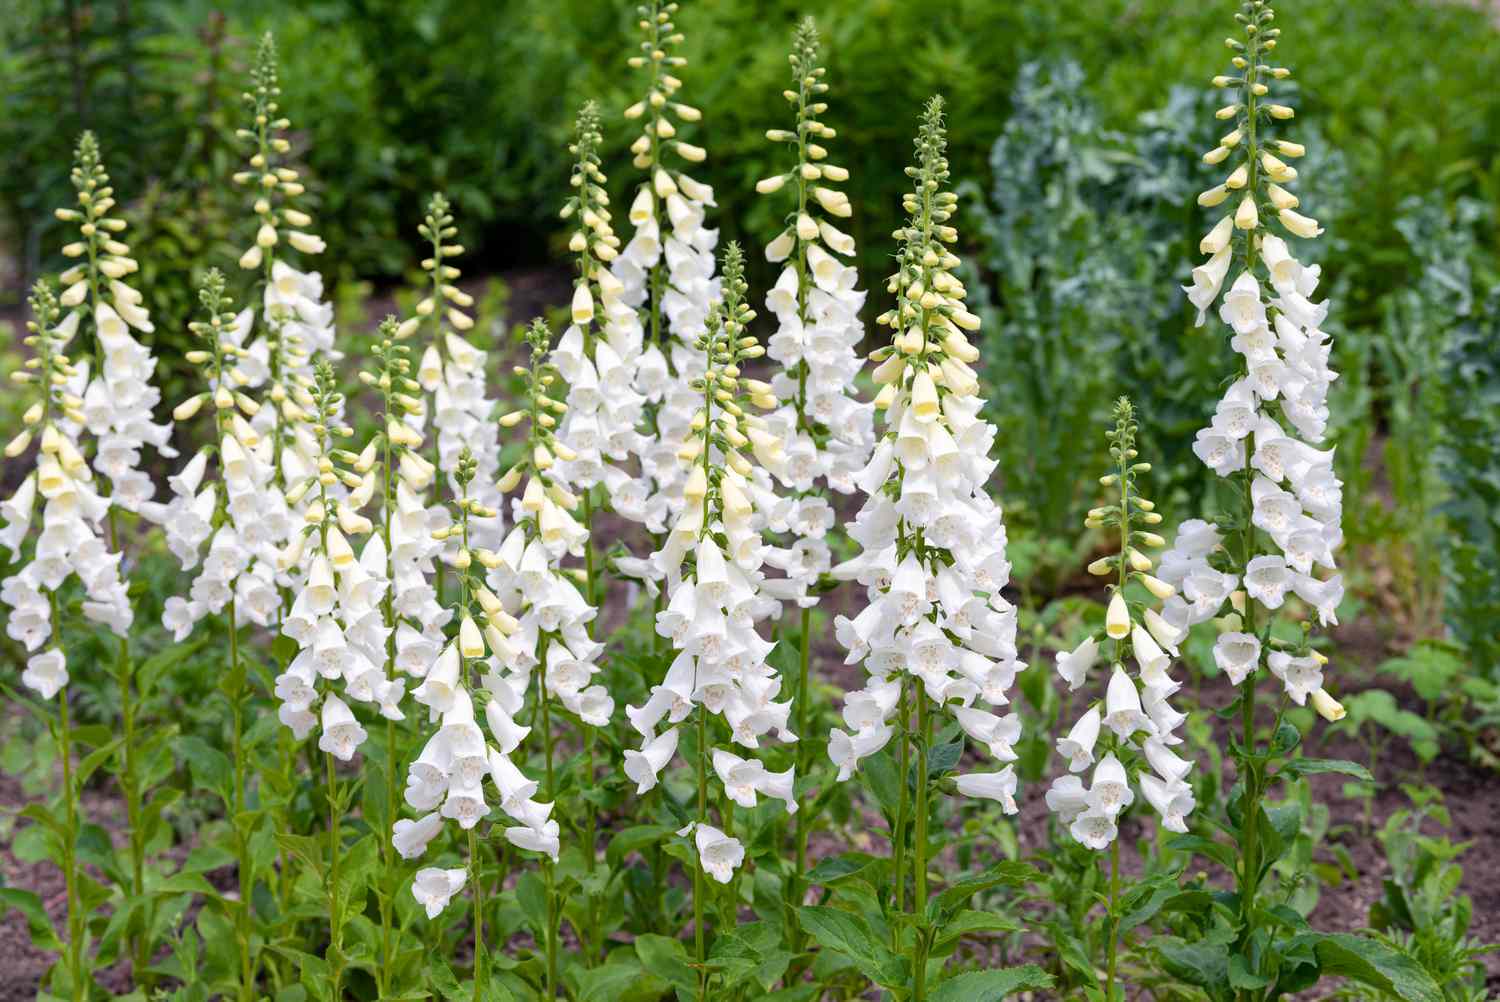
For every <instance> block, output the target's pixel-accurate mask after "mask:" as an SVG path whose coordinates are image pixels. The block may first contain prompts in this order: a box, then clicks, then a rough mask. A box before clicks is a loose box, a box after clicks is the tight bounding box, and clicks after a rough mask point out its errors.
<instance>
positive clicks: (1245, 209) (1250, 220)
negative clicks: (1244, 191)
mask: <svg viewBox="0 0 1500 1002" xmlns="http://www.w3.org/2000/svg"><path fill="white" fill-rule="evenodd" d="M1234 225H1235V226H1236V227H1238V228H1239V229H1242V230H1253V229H1255V228H1256V227H1257V226H1259V225H1260V213H1259V212H1257V211H1256V208H1255V196H1254V195H1246V196H1245V197H1244V198H1242V199H1240V207H1239V208H1238V209H1236V210H1235V212H1234Z"/></svg>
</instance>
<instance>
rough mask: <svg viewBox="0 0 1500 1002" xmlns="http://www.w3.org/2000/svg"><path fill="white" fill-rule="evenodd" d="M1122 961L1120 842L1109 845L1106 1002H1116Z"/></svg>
mask: <svg viewBox="0 0 1500 1002" xmlns="http://www.w3.org/2000/svg"><path fill="white" fill-rule="evenodd" d="M1119 961H1120V840H1119V839H1118V838H1116V839H1115V840H1114V841H1112V842H1111V843H1110V844H1109V959H1108V960H1107V962H1106V973H1105V981H1104V1002H1115V974H1116V972H1117V970H1118V969H1119Z"/></svg>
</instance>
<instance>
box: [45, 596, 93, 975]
mask: <svg viewBox="0 0 1500 1002" xmlns="http://www.w3.org/2000/svg"><path fill="white" fill-rule="evenodd" d="M47 597H48V599H49V601H50V602H51V603H52V623H53V629H54V630H56V631H57V635H58V636H59V637H61V636H62V609H61V603H59V602H58V600H57V592H55V591H53V592H49V593H48V595H47ZM57 719H58V739H57V744H58V749H57V750H58V753H59V754H60V755H61V756H62V773H63V817H64V823H65V825H66V827H67V833H66V835H65V836H64V838H63V882H64V884H65V885H66V886H67V895H68V905H67V908H68V915H67V924H68V948H67V954H68V981H69V984H70V987H71V989H72V993H73V994H72V997H73V1002H83V998H84V986H85V981H84V979H85V977H86V975H85V974H84V970H83V936H84V929H83V909H82V908H81V907H80V905H79V903H78V867H77V866H76V865H74V858H75V854H76V852H77V846H78V791H77V789H76V788H75V786H74V783H73V730H72V724H71V721H70V719H69V716H68V687H67V686H66V685H65V686H63V687H62V689H60V690H59V691H58V694H57Z"/></svg>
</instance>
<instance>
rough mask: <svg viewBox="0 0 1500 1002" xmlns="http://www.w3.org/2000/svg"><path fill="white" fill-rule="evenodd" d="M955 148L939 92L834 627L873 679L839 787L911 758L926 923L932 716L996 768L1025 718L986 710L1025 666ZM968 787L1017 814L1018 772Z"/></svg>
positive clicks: (912, 173) (965, 790)
mask: <svg viewBox="0 0 1500 1002" xmlns="http://www.w3.org/2000/svg"><path fill="white" fill-rule="evenodd" d="M946 146H947V136H946V132H945V129H944V124H943V101H942V98H941V97H933V98H932V99H931V100H930V101H929V102H928V103H927V106H926V108H925V109H924V111H923V113H922V119H921V127H920V130H919V132H918V135H917V139H916V164H915V165H914V166H912V167H908V168H907V169H906V171H907V175H908V176H909V177H911V178H912V180H913V185H914V188H913V191H912V193H911V194H909V195H907V196H906V197H905V199H904V202H903V208H904V209H905V211H906V212H907V214H908V217H909V218H908V220H907V223H906V224H905V225H904V226H903V227H902V228H901V229H899V230H898V231H897V238H898V240H899V241H900V249H899V251H898V254H897V264H898V268H897V271H896V273H895V274H894V275H892V276H891V279H890V282H889V285H888V288H889V290H890V291H891V292H892V293H893V294H894V295H895V296H896V307H895V309H892V310H889V311H887V312H886V313H884V314H882V315H881V316H880V317H879V318H878V322H879V323H881V324H883V325H885V326H888V327H890V328H892V330H893V331H894V342H893V344H891V345H889V346H886V347H882V348H879V349H877V350H876V351H875V352H873V353H872V354H871V361H873V362H876V363H878V366H877V368H876V369H875V371H874V377H875V381H876V383H877V384H878V385H879V386H880V387H881V389H880V392H879V395H878V396H877V398H876V401H875V405H876V407H877V409H879V410H882V411H884V412H885V421H886V431H885V433H884V434H883V435H882V436H881V438H880V440H879V442H878V443H877V444H876V446H875V451H874V455H873V456H872V458H871V459H870V462H869V463H868V464H867V465H866V466H865V468H864V469H863V470H861V471H860V473H859V474H858V476H857V478H856V483H857V484H858V486H859V488H860V490H861V491H862V492H863V493H864V494H865V502H864V505H863V507H862V508H861V509H860V512H859V514H858V516H856V518H855V521H854V524H853V525H852V526H851V527H850V528H849V535H850V537H851V538H852V539H854V541H855V542H857V543H858V544H859V545H860V547H861V550H862V552H861V553H860V554H859V555H858V556H856V557H854V558H853V559H851V560H848V561H845V562H844V563H841V564H839V565H838V566H836V567H835V568H834V570H833V573H834V576H835V577H837V578H840V579H842V580H855V581H858V582H859V583H860V584H862V585H864V586H865V589H866V601H867V604H866V606H865V607H864V608H863V609H862V610H861V611H860V612H859V613H858V615H856V616H854V617H853V618H850V617H847V616H840V617H838V619H837V620H836V622H835V627H836V635H837V638H838V640H839V642H840V643H841V644H842V645H843V646H844V648H845V649H846V650H847V651H848V655H847V657H846V659H845V660H846V663H849V664H855V663H861V662H862V663H863V664H864V666H865V670H866V671H867V672H868V673H869V676H870V677H869V682H868V684H867V685H866V686H865V687H864V688H863V689H860V690H859V691H857V692H852V693H850V694H849V695H848V696H847V697H846V698H845V701H844V710H843V714H844V720H845V723H846V724H847V726H848V727H849V730H848V731H844V730H839V729H835V730H833V732H832V733H831V734H830V736H829V744H828V748H829V755H830V757H831V758H832V759H833V762H834V764H835V765H836V766H837V767H838V769H839V777H838V778H839V779H840V781H843V780H847V779H848V778H849V777H850V776H852V775H853V774H854V772H855V770H856V769H858V768H859V765H860V762H861V761H862V760H863V759H865V758H867V757H868V756H870V755H873V754H875V753H876V752H878V751H880V750H881V749H882V748H884V747H885V746H886V745H887V744H888V743H889V742H890V741H891V739H892V738H895V740H896V743H897V750H896V754H897V756H898V759H899V763H900V764H899V767H898V769H899V771H898V772H897V775H898V776H903V777H904V776H906V775H908V773H909V770H910V762H911V757H912V754H913V752H915V757H916V763H917V765H916V775H917V782H916V805H915V811H914V812H913V811H911V810H910V805H909V804H908V802H907V786H908V784H907V783H906V782H902V783H901V796H900V804H899V806H898V810H897V816H896V818H895V819H894V824H893V830H892V838H893V844H894V849H893V851H894V857H895V858H894V872H895V880H894V884H895V905H896V910H897V911H898V912H900V911H902V910H903V900H904V894H905V881H906V865H907V864H906V861H905V853H906V846H907V842H908V840H910V841H911V842H912V845H913V847H914V849H915V855H916V858H915V860H914V861H912V863H911V870H912V877H913V878H914V885H915V892H916V896H915V900H914V903H913V907H914V913H915V914H916V915H919V916H920V915H924V914H925V912H926V908H927V849H928V838H927V826H928V819H929V813H930V808H929V797H930V794H931V787H932V785H933V784H932V778H931V775H930V773H929V770H928V761H929V752H930V751H931V749H932V743H933V735H934V717H935V716H936V715H937V713H947V714H951V716H952V718H953V720H954V721H955V722H956V723H957V724H958V726H959V727H960V728H961V729H962V730H963V732H964V733H966V734H967V735H968V736H969V737H970V738H972V739H973V740H974V741H976V742H978V743H979V744H980V745H981V746H983V747H984V748H986V749H987V750H988V751H989V753H990V755H991V756H992V757H993V758H995V759H996V760H997V761H999V762H1002V763H1010V762H1013V761H1014V760H1015V758H1016V753H1015V751H1014V750H1013V746H1014V744H1015V742H1016V741H1017V740H1018V739H1019V738H1020V734H1021V721H1020V718H1019V717H1018V716H1017V715H1016V714H1014V713H1010V714H1006V715H1004V716H1001V715H997V714H995V713H992V712H990V711H989V710H986V709H983V708H981V707H980V706H978V705H976V703H981V702H982V703H986V704H989V705H990V706H995V707H1003V706H1005V705H1006V704H1007V703H1008V702H1009V696H1008V695H1007V691H1008V690H1009V689H1010V686H1011V683H1012V682H1013V681H1014V679H1015V675H1016V673H1017V672H1018V671H1019V670H1020V669H1021V668H1022V667H1024V666H1023V665H1022V663H1021V662H1020V661H1019V660H1018V659H1017V656H1016V644H1015V631H1016V610H1015V608H1014V607H1013V606H1012V605H1011V604H1010V603H1009V602H1008V601H1006V599H1005V598H1004V597H1003V596H1002V595H1001V594H1000V591H1001V589H1002V588H1003V587H1004V586H1005V584H1006V582H1007V580H1008V579H1009V576H1010V564H1009V562H1008V561H1007V560H1006V556H1005V543H1006V539H1005V527H1004V524H1003V522H1002V520H1001V511H1000V507H999V506H998V505H997V504H995V503H994V501H992V500H991V499H990V497H989V495H988V493H987V492H986V488H985V485H986V484H987V483H988V481H989V478H990V475H991V473H992V472H993V471H994V463H993V461H991V460H990V459H989V458H988V455H989V450H990V446H991V444H992V442H993V440H994V435H995V430H994V428H993V427H992V426H991V425H990V424H989V423H988V422H986V421H985V420H984V419H983V418H982V417H980V408H981V407H982V406H983V401H982V400H981V399H980V397H979V396H978V391H979V381H978V379H977V378H976V377H975V375H974V371H973V369H971V368H970V363H972V362H974V361H975V360H977V359H978V357H979V353H978V351H977V350H976V349H975V348H974V347H973V346H972V345H971V344H969V341H968V339H967V337H966V336H965V333H964V332H965V331H975V330H978V329H979V323H980V321H979V318H978V317H976V316H975V315H974V314H972V313H970V312H969V310H968V309H967V308H966V307H965V305H964V297H965V290H964V287H963V284H962V282H960V281H959V280H958V279H957V278H955V277H954V275H953V272H954V270H955V269H957V268H958V266H959V260H958V258H957V257H956V256H954V254H953V252H952V251H951V250H949V245H950V244H953V243H955V242H956V241H957V240H958V232H957V230H956V229H955V228H954V227H953V226H952V225H950V223H949V220H950V219H951V218H952V216H953V212H954V209H955V206H956V203H957V197H956V196H955V195H954V194H953V193H952V192H950V191H945V190H944V186H945V184H946V182H947V180H948V177H949V170H948V161H947V158H946V156H945V150H946ZM913 711H915V714H916V721H915V724H913V721H912V719H911V718H912V714H913ZM893 723H894V726H893ZM957 789H958V792H959V793H960V794H962V795H964V796H971V797H988V798H991V799H994V800H998V801H999V802H1000V803H1001V804H1002V805H1003V806H1004V809H1005V810H1006V811H1007V812H1008V813H1014V812H1015V811H1016V809H1017V808H1016V803H1015V791H1016V774H1015V770H1014V768H1013V767H1012V766H1011V765H1009V764H1006V765H1005V766H1004V767H1003V768H1001V769H1000V770H998V771H995V772H987V773H972V774H968V775H963V776H959V777H958V778H957ZM908 826H912V827H914V829H915V830H914V832H913V831H909V830H908ZM933 935H934V930H933V929H932V928H931V927H929V926H927V925H926V924H925V923H924V924H922V925H921V926H920V927H917V928H916V940H915V944H914V949H915V960H914V961H913V971H914V976H915V985H914V989H913V990H914V992H915V994H914V995H913V998H917V999H920V998H922V997H923V993H924V992H925V987H926V966H927V965H926V957H927V955H928V952H929V951H930V949H931V947H932V945H933Z"/></svg>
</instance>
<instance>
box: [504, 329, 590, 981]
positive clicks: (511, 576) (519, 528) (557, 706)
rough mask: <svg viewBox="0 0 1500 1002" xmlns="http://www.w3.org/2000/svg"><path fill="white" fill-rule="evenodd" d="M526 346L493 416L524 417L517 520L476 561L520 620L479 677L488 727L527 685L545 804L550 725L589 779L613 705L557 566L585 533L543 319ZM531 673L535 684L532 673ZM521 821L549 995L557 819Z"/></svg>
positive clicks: (514, 705)
mask: <svg viewBox="0 0 1500 1002" xmlns="http://www.w3.org/2000/svg"><path fill="white" fill-rule="evenodd" d="M526 340H527V343H528V344H529V345H530V347H531V365H530V366H529V367H522V366H517V375H521V376H523V377H524V378H525V379H526V395H525V404H526V406H525V408H524V409H523V410H516V411H512V412H510V413H508V414H506V415H504V416H503V417H501V419H500V425H501V426H502V427H506V428H514V427H516V426H517V425H519V424H521V423H522V422H525V423H526V424H527V436H526V448H525V450H524V451H523V452H522V458H521V460H520V461H519V462H518V463H516V465H514V466H512V467H511V468H510V470H509V471H507V473H506V475H505V477H504V478H503V480H502V481H501V484H502V486H503V487H504V488H506V489H507V490H515V489H516V488H518V487H521V484H522V483H523V481H524V483H525V486H524V487H523V488H521V493H520V495H519V496H518V497H516V498H514V499H513V500H512V502H511V503H512V507H513V509H514V512H513V514H514V520H515V526H514V528H512V529H511V531H510V533H509V534H508V535H507V537H506V539H505V543H504V545H502V546H501V547H500V549H499V551H498V552H496V553H493V554H485V555H483V557H482V559H483V560H484V563H485V566H486V567H487V568H488V569H489V574H488V576H487V580H488V583H489V585H490V587H491V588H492V589H493V592H492V593H491V595H492V597H494V598H498V599H499V601H500V602H501V603H502V605H503V606H504V608H505V609H506V610H507V611H508V612H509V613H510V614H511V615H513V616H514V617H515V620H516V622H517V624H518V628H517V629H516V631H515V633H514V635H513V637H512V640H513V646H512V647H511V648H509V649H508V650H506V651H503V652H502V651H496V652H495V653H496V659H495V660H496V661H497V662H499V664H498V665H497V668H498V669H499V672H500V673H498V674H496V675H493V676H490V677H487V678H486V685H487V688H489V690H490V691H491V693H492V694H494V695H495V697H496V698H495V699H494V700H492V701H491V703H490V704H489V706H488V707H487V713H488V714H490V719H491V725H492V730H495V731H497V732H499V731H506V732H509V733H521V732H523V731H524V730H525V729H523V728H520V727H519V726H518V725H517V724H516V723H515V719H514V718H515V716H516V715H518V714H519V713H520V712H521V709H522V706H523V703H524V699H525V696H526V694H527V691H528V690H531V691H532V692H533V696H534V704H533V705H534V712H533V714H532V717H531V719H532V720H534V721H536V723H537V726H539V727H540V729H541V732H542V733H541V740H542V749H543V769H544V780H543V785H542V792H543V794H544V796H545V797H546V799H547V801H548V802H549V803H551V802H555V800H556V797H557V790H558V779H557V769H558V763H557V761H556V752H557V741H558V737H559V731H558V729H557V724H558V723H559V722H560V721H561V720H562V719H563V718H568V717H571V718H572V719H575V720H576V721H577V722H578V725H579V727H580V729H581V730H582V731H583V732H584V733H583V734H582V738H583V744H584V746H585V747H586V748H587V749H588V757H589V759H590V765H589V766H588V769H589V773H590V781H591V782H592V772H593V765H592V757H593V747H594V733H593V731H594V728H598V727H605V726H607V725H608V724H609V721H610V718H611V717H612V716H613V715H614V709H615V703H614V699H613V698H612V697H611V696H610V694H609V691H608V690H607V689H605V688H604V686H602V685H599V684H597V683H595V682H593V677H594V676H595V675H597V674H598V673H599V668H598V666H597V665H595V664H594V660H595V658H597V657H598V656H599V654H600V653H601V652H602V651H603V649H604V645H603V644H601V643H598V642H597V641H595V640H594V639H593V638H592V637H591V636H590V635H589V623H591V622H592V621H593V619H594V617H595V615H596V612H597V611H596V610H595V608H594V606H593V605H591V604H590V603H589V601H588V597H587V595H586V594H581V593H580V592H579V590H578V586H577V585H576V584H575V583H574V582H573V581H572V580H570V579H569V576H568V574H567V572H566V571H565V570H564V569H563V567H562V566H561V563H562V560H563V559H564V558H565V557H568V556H573V557H578V556H582V555H583V552H584V548H585V546H587V544H588V539H587V534H588V530H587V528H586V527H585V526H583V525H581V524H580V523H579V522H578V520H577V519H575V518H574V516H573V514H572V513H573V511H574V510H576V509H577V508H578V507H579V498H578V496H577V495H575V494H574V493H573V492H572V491H570V490H569V489H568V487H567V486H566V484H564V483H563V482H562V481H561V480H559V479H557V478H556V477H554V475H553V472H552V471H553V470H554V469H555V468H556V466H557V465H558V463H559V461H561V462H575V461H576V460H577V456H578V454H577V453H576V452H575V451H573V449H572V448H571V447H570V446H569V445H567V444H565V442H564V441H563V439H562V436H561V435H559V434H556V433H554V431H553V429H554V428H555V427H556V426H557V423H558V418H557V415H562V416H563V422H564V424H566V422H567V414H568V405H567V404H566V403H564V402H563V401H561V400H558V399H556V398H555V397H553V396H552V395H551V394H552V393H555V392H556V388H557V387H558V386H559V385H560V384H559V378H558V377H559V374H558V372H557V370H556V369H555V368H554V367H553V366H552V365H551V364H550V363H549V362H548V361H547V356H548V354H549V352H550V351H551V348H552V332H551V331H550V330H549V329H548V328H547V325H546V323H545V322H543V321H541V320H537V321H535V322H534V323H533V324H532V325H531V328H530V329H529V330H528V331H527V335H526ZM533 674H534V675H535V683H536V684H535V686H533V685H532V676H533ZM513 750H514V749H503V750H502V751H501V752H500V755H499V758H500V760H502V761H503V762H504V765H503V766H502V765H501V764H500V763H499V762H497V763H496V765H495V768H497V769H498V768H504V769H505V770H506V771H507V772H510V773H512V774H517V773H518V770H517V769H516V767H515V766H514V765H513V764H511V763H510V760H509V754H510V752H511V751H513ZM585 809H586V810H587V811H588V814H589V820H588V822H587V824H586V837H587V838H588V839H589V840H590V841H589V843H588V845H587V846H586V847H585V858H586V859H587V860H588V863H587V865H588V866H589V867H590V868H592V866H593V858H594V856H595V851H594V845H593V841H592V839H593V824H594V822H593V808H592V806H586V808H585ZM517 820H518V821H520V822H521V825H520V826H519V827H517V828H515V829H511V830H507V832H506V837H507V838H508V839H509V840H510V841H511V842H512V843H513V844H515V845H517V846H519V847H520V848H522V849H529V850H532V851H536V852H541V853H542V854H543V856H544V858H543V860H542V873H543V876H544V878H545V881H546V889H547V928H546V934H545V936H544V940H545V946H546V985H545V987H546V993H547V997H548V998H552V997H555V996H556V994H557V984H558V981H557V950H558V921H559V920H558V915H559V902H558V891H557V887H556V874H555V872H554V869H555V864H556V862H557V860H558V854H559V852H560V843H559V838H558V824H557V822H555V821H552V822H548V824H547V825H546V826H545V827H543V828H537V827H535V826H528V819H526V818H517Z"/></svg>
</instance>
